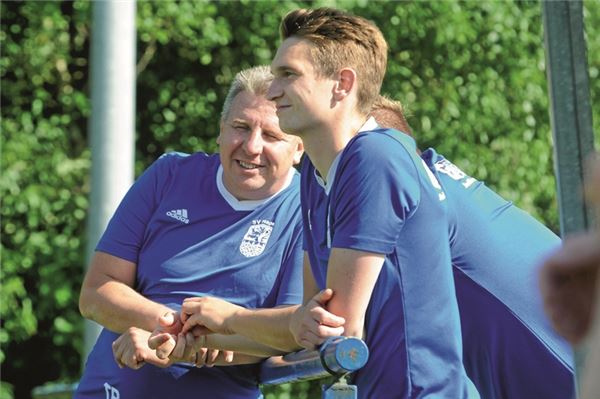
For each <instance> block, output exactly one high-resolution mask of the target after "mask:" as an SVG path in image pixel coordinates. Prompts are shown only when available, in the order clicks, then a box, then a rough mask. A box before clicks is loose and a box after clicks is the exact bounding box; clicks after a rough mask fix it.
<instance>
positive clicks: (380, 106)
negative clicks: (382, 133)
mask: <svg viewBox="0 0 600 399" xmlns="http://www.w3.org/2000/svg"><path fill="white" fill-rule="evenodd" d="M371 116H372V117H373V118H375V121H377V124H378V125H379V126H381V127H385V128H392V129H396V130H400V131H401V132H403V133H406V134H408V135H409V136H412V129H411V128H410V126H409V125H408V122H407V121H406V117H405V116H404V107H403V106H402V103H401V102H400V101H394V100H392V99H391V98H388V97H385V96H377V99H376V100H375V102H374V103H373V106H372V107H371Z"/></svg>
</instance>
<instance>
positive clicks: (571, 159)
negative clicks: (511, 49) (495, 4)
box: [542, 1, 594, 380]
mask: <svg viewBox="0 0 600 399" xmlns="http://www.w3.org/2000/svg"><path fill="white" fill-rule="evenodd" d="M542 12H543V20H544V39H545V46H546V71H547V75H548V88H549V93H550V104H551V109H550V122H551V126H552V135H553V139H554V161H555V162H554V169H555V174H556V182H557V190H558V204H559V208H560V229H561V236H562V237H565V236H567V235H569V234H571V233H574V232H577V231H583V230H586V229H587V228H589V227H590V226H591V225H592V223H593V221H592V216H593V214H592V212H591V211H590V209H589V208H588V207H587V206H586V204H585V201H584V199H583V197H582V192H583V190H582V188H583V185H584V184H585V183H584V179H583V177H584V162H585V159H586V158H587V157H588V156H589V155H590V154H591V153H592V152H593V149H594V138H593V131H592V109H591V103H590V94H589V78H588V66H587V55H586V44H585V39H584V33H583V3H582V2H581V1H542ZM584 361H585V349H583V348H576V349H575V363H576V365H575V366H576V374H577V376H581V375H582V371H583V367H584ZM578 380H579V378H578Z"/></svg>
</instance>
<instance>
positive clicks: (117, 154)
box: [82, 0, 136, 362]
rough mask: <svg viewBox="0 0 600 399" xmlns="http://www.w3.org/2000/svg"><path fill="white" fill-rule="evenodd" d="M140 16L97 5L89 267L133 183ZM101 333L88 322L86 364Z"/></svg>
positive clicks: (129, 7) (126, 4) (126, 7)
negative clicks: (108, 224) (136, 63)
mask: <svg viewBox="0 0 600 399" xmlns="http://www.w3.org/2000/svg"><path fill="white" fill-rule="evenodd" d="M135 13H136V3H135V0H121V1H115V0H103V1H96V2H94V4H93V11H92V38H91V73H90V75H91V97H92V98H91V100H92V114H91V117H90V122H89V129H90V146H91V150H92V173H91V182H92V183H91V199H90V209H89V214H88V233H87V234H88V237H87V241H88V246H87V254H88V258H87V262H86V264H88V265H89V261H90V259H91V256H92V254H93V252H94V248H95V246H96V244H97V242H98V239H99V238H100V236H101V234H102V232H103V231H104V229H105V228H106V225H107V223H108V220H109V218H110V217H111V215H112V214H113V212H114V211H115V209H116V207H117V205H118V204H119V202H120V200H121V199H122V197H123V195H124V194H125V192H126V191H127V189H128V188H129V187H130V186H131V184H132V182H133V174H134V172H133V163H134V144H135V119H134V112H135V62H136V56H135V49H136V44H135V42H136V28H135ZM99 332H100V326H99V325H97V324H96V323H93V322H90V321H86V322H85V335H84V353H83V359H82V360H83V362H85V359H86V358H87V355H88V354H89V352H90V350H91V348H92V346H93V345H94V343H95V341H96V338H97V336H98V334H99Z"/></svg>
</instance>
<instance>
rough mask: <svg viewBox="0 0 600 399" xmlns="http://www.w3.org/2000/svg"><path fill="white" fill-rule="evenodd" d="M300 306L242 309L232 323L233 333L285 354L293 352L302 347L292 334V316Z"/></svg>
mask: <svg viewBox="0 0 600 399" xmlns="http://www.w3.org/2000/svg"><path fill="white" fill-rule="evenodd" d="M298 307H299V305H292V306H285V307H278V308H269V309H240V310H239V311H238V312H237V313H236V315H235V317H233V318H232V320H231V321H230V325H229V326H230V329H231V331H232V332H233V333H235V334H239V335H243V336H245V337H247V338H250V339H251V340H253V341H255V342H257V343H259V344H262V345H266V346H269V347H272V348H276V349H279V350H281V351H283V352H293V351H295V350H297V349H299V348H300V347H299V346H298V344H297V343H296V341H295V340H294V336H293V335H292V333H291V332H290V329H289V326H290V320H291V317H292V314H293V313H294V311H296V309H298Z"/></svg>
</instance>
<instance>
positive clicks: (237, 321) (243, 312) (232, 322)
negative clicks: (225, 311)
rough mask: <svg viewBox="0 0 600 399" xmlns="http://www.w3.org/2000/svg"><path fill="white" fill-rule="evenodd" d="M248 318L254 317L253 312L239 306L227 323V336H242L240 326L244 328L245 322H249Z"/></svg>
mask: <svg viewBox="0 0 600 399" xmlns="http://www.w3.org/2000/svg"><path fill="white" fill-rule="evenodd" d="M248 317H252V310H251V309H246V308H244V307H242V306H238V307H237V308H236V310H235V311H234V312H233V313H232V314H231V317H229V318H228V319H227V320H226V322H225V330H226V331H227V334H230V335H231V334H242V335H243V333H242V332H240V331H239V330H240V326H243V325H244V324H245V323H244V320H247V318H248Z"/></svg>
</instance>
